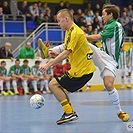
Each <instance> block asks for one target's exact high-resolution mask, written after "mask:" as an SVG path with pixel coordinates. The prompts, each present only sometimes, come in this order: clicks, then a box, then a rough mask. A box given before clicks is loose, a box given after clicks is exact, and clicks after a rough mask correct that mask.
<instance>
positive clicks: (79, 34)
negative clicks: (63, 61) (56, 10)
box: [64, 24, 96, 77]
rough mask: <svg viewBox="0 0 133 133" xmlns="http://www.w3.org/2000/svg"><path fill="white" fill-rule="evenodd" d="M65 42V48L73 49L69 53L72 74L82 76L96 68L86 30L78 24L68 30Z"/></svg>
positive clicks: (70, 73)
mask: <svg viewBox="0 0 133 133" xmlns="http://www.w3.org/2000/svg"><path fill="white" fill-rule="evenodd" d="M64 44H65V50H71V53H70V54H69V59H70V64H71V69H70V70H69V71H68V73H69V75H70V76H72V77H81V76H83V75H86V74H90V73H92V72H94V71H95V70H96V68H95V66H94V63H93V61H92V56H93V51H92V50H91V48H90V46H89V45H88V41H87V39H86V36H85V34H84V32H83V31H82V29H81V28H79V27H78V26H77V25H76V24H73V25H72V26H71V27H70V29H69V30H67V31H66V35H65V40H64Z"/></svg>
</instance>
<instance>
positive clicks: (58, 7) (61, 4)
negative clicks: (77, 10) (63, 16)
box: [55, 1, 65, 14]
mask: <svg viewBox="0 0 133 133" xmlns="http://www.w3.org/2000/svg"><path fill="white" fill-rule="evenodd" d="M64 8H65V6H64V2H63V1H60V3H59V5H58V6H57V7H56V9H55V14H56V13H57V12H58V11H59V10H61V9H64Z"/></svg>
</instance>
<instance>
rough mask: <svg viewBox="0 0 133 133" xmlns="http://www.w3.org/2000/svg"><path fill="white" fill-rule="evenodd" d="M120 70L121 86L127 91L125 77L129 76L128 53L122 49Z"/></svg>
mask: <svg viewBox="0 0 133 133" xmlns="http://www.w3.org/2000/svg"><path fill="white" fill-rule="evenodd" d="M118 63H119V70H120V74H121V84H122V88H121V89H122V90H124V89H125V77H126V78H127V76H128V69H127V52H126V51H125V50H124V49H123V48H122V49H121V52H120V59H119V62H118Z"/></svg>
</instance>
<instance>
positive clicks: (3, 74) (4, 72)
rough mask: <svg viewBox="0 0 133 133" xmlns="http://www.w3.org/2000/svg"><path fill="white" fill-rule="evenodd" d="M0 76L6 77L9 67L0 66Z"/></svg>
mask: <svg viewBox="0 0 133 133" xmlns="http://www.w3.org/2000/svg"><path fill="white" fill-rule="evenodd" d="M0 76H2V77H4V76H7V69H6V68H4V69H3V68H2V67H0Z"/></svg>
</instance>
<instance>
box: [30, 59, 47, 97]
mask: <svg viewBox="0 0 133 133" xmlns="http://www.w3.org/2000/svg"><path fill="white" fill-rule="evenodd" d="M39 66H40V61H38V60H37V61H35V65H34V66H33V67H32V68H31V72H32V75H33V78H32V81H31V83H32V86H33V89H34V93H35V94H41V93H42V92H43V93H45V90H44V86H45V79H46V78H45V76H44V75H43V74H42V73H41V72H40V71H39ZM38 82H40V91H39V90H38V88H37V84H38Z"/></svg>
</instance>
